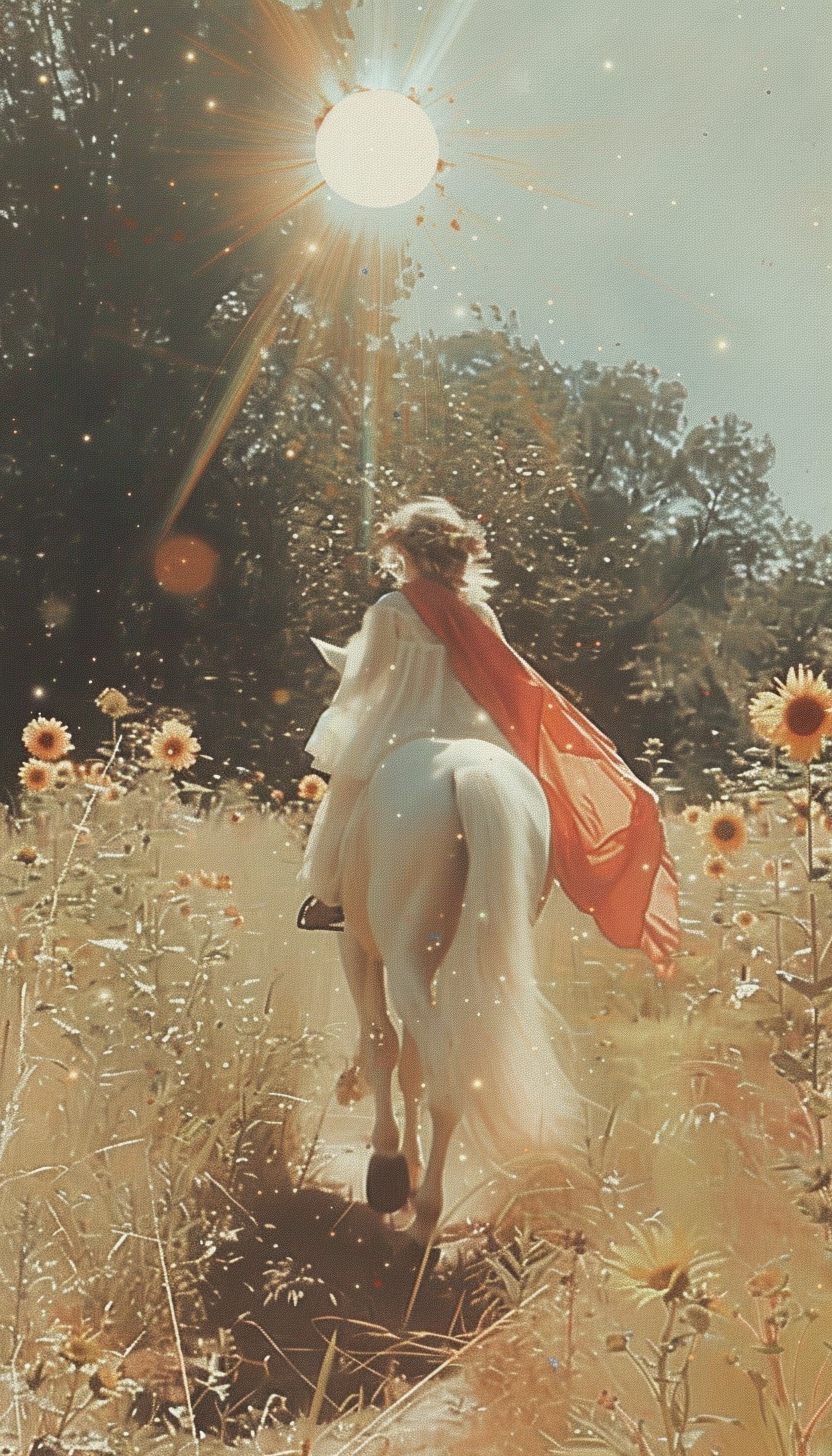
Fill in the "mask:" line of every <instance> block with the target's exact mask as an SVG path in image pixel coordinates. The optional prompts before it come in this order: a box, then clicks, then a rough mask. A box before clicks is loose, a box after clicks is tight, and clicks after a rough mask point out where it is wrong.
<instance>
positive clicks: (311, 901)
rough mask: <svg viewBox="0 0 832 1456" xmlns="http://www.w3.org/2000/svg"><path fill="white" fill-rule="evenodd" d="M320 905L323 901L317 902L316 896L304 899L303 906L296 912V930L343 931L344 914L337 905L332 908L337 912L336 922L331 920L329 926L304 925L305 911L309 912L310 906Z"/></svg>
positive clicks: (308, 896)
mask: <svg viewBox="0 0 832 1456" xmlns="http://www.w3.org/2000/svg"><path fill="white" fill-rule="evenodd" d="M321 904H323V901H322V900H319V899H318V897H317V895H307V897H306V899H305V900H304V902H303V904H302V905H301V907H300V909H299V911H298V918H297V921H296V924H297V927H298V930H343V929H344V912H343V910H342V909H341V907H340V905H337V906H336V905H333V906H332V909H333V911H335V910H337V911H338V912H339V917H340V918H339V919H337V920H333V922H332V924H331V925H307V923H306V912H307V910H309V909H310V907H311V906H312V905H321Z"/></svg>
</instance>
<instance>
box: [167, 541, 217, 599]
mask: <svg viewBox="0 0 832 1456" xmlns="http://www.w3.org/2000/svg"><path fill="white" fill-rule="evenodd" d="M219 564H220V558H219V554H218V553H217V552H216V551H215V550H214V548H213V546H209V545H208V544H207V542H205V541H201V540H200V539H199V537H198V536H168V537H167V539H166V540H164V541H163V542H162V544H161V545H160V546H158V547H157V549H156V551H155V553H154V556H153V575H154V577H155V578H156V581H157V583H158V585H159V586H161V587H164V589H165V591H169V592H172V593H173V594H174V596H180V597H188V596H193V595H195V594H196V593H197V592H201V591H205V590H206V588H208V587H209V586H210V585H211V584H212V582H213V580H214V578H215V576H216V574H217V570H218V568H219Z"/></svg>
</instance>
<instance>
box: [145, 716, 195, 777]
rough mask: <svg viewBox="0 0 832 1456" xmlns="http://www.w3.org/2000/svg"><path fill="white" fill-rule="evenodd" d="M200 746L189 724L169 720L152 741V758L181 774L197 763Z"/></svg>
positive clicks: (174, 719) (154, 735)
mask: <svg viewBox="0 0 832 1456" xmlns="http://www.w3.org/2000/svg"><path fill="white" fill-rule="evenodd" d="M200 746H201V745H200V744H199V743H198V741H197V740H196V738H194V735H193V733H192V732H191V730H190V728H189V727H188V726H187V724H185V723H180V722H179V721H178V719H176V718H168V720H167V721H166V722H165V723H163V724H162V726H161V728H159V729H157V731H156V732H155V733H154V734H153V737H152V738H151V740H150V756H151V758H155V759H156V760H157V761H158V762H160V763H165V764H167V766H168V768H171V769H173V770H174V771H175V772H179V771H180V770H181V769H185V768H190V767H191V765H192V764H194V763H196V760H197V756H198V754H199V751H200Z"/></svg>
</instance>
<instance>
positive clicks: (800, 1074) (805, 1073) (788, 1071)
mask: <svg viewBox="0 0 832 1456" xmlns="http://www.w3.org/2000/svg"><path fill="white" fill-rule="evenodd" d="M771 1064H772V1066H773V1067H775V1068H776V1069H777V1071H778V1072H780V1073H781V1075H782V1076H784V1077H786V1078H788V1080H789V1081H790V1082H811V1080H812V1073H811V1070H810V1068H809V1067H805V1066H804V1065H803V1063H802V1062H800V1061H798V1059H797V1057H793V1056H792V1054H791V1052H775V1053H774V1055H773V1057H772V1058H771Z"/></svg>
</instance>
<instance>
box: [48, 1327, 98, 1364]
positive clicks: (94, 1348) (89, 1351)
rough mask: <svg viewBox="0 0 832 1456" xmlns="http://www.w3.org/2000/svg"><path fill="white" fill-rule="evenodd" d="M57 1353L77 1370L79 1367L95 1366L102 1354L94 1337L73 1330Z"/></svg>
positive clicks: (81, 1331)
mask: <svg viewBox="0 0 832 1456" xmlns="http://www.w3.org/2000/svg"><path fill="white" fill-rule="evenodd" d="M58 1353H59V1354H61V1355H63V1357H64V1359H65V1360H68V1361H69V1363H70V1364H71V1365H74V1366H75V1367H76V1369H77V1368H79V1367H80V1366H81V1365H95V1364H97V1363H98V1361H99V1360H100V1359H101V1358H102V1355H103V1353H104V1352H103V1350H102V1348H101V1345H100V1344H99V1342H98V1338H97V1336H96V1335H90V1334H86V1333H85V1332H84V1331H83V1330H74V1331H73V1332H72V1334H70V1335H68V1336H67V1338H66V1339H65V1340H64V1343H63V1344H62V1345H61V1348H60V1350H59V1352H58Z"/></svg>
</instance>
